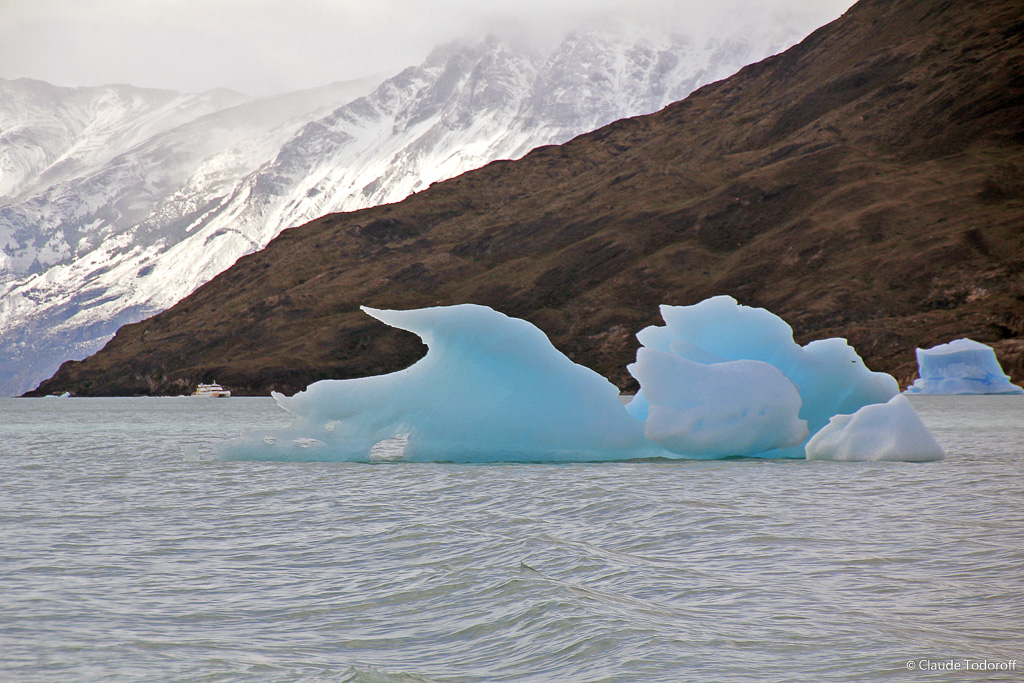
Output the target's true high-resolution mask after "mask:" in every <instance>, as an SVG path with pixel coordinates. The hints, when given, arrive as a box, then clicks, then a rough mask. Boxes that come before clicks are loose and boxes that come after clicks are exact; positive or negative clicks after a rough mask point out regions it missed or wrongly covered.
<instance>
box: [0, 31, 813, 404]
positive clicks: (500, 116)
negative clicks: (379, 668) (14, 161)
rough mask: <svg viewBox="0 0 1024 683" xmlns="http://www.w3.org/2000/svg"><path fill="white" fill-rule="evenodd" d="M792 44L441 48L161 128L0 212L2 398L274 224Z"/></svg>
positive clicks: (542, 137)
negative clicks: (342, 85)
mask: <svg viewBox="0 0 1024 683" xmlns="http://www.w3.org/2000/svg"><path fill="white" fill-rule="evenodd" d="M773 31H775V32H776V33H773ZM797 35H798V34H796V33H795V32H794V30H793V28H792V27H789V26H785V25H780V26H778V27H769V28H768V29H763V30H762V31H761V33H760V34H758V35H757V36H756V37H755V38H734V39H733V40H731V41H730V40H717V41H709V42H708V43H706V44H697V43H695V42H693V41H691V40H688V39H686V38H685V37H680V36H654V37H646V38H642V39H641V38H637V39H635V40H629V41H624V40H620V39H617V38H612V37H608V36H605V35H603V34H600V33H593V32H576V33H572V34H569V35H568V36H566V38H565V39H564V40H563V41H562V43H560V44H558V45H556V47H555V48H554V50H553V51H552V52H550V53H545V52H535V51H523V50H516V49H512V48H510V47H509V46H508V45H507V44H506V43H504V42H503V41H501V40H497V39H494V38H490V39H486V40H484V41H481V42H479V43H472V44H467V43H451V44H448V45H445V46H441V47H439V48H438V49H436V50H435V51H434V52H433V53H432V54H431V55H430V56H429V57H428V58H427V59H426V61H425V62H424V63H423V64H421V65H419V66H414V67H409V68H408V69H405V70H404V71H402V72H401V73H399V74H398V75H396V76H395V77H393V78H390V79H387V80H385V81H384V82H382V83H381V84H379V86H378V87H376V88H375V89H373V90H371V91H369V92H366V93H360V95H361V96H360V97H358V98H356V97H347V98H342V96H341V95H338V96H336V97H335V98H334V99H331V97H332V93H333V92H334V90H332V89H330V88H324V89H317V90H314V91H305V92H304V93H293V94H291V95H287V96H278V97H276V98H272V99H268V100H255V101H247V102H244V103H242V104H239V105H237V106H234V107H230V108H225V109H221V110H218V111H215V112H213V113H209V114H207V115H205V116H203V117H200V118H197V119H194V120H192V121H189V122H187V123H185V124H182V125H181V126H178V127H175V128H172V129H170V130H166V131H162V132H161V133H160V134H159V135H155V136H153V137H150V138H148V139H146V140H144V141H143V142H142V143H140V144H138V145H136V146H134V147H131V148H130V149H128V150H126V151H123V152H122V153H120V154H119V155H116V156H113V157H112V158H110V159H109V160H108V162H107V163H105V164H99V165H98V168H97V169H96V170H95V171H94V172H92V173H91V174H89V175H86V176H82V177H73V178H70V179H67V180H66V181H64V182H61V183H58V184H56V185H54V186H51V187H49V188H47V189H46V190H45V191H44V192H39V193H36V194H35V195H32V196H31V197H29V198H27V199H24V200H22V201H19V202H15V203H10V204H7V205H4V206H0V259H7V261H8V264H9V266H11V267H8V268H6V269H4V268H0V394H3V393H5V392H6V393H12V392H13V393H17V392H20V391H24V390H25V389H26V388H29V387H30V386H32V384H27V383H28V382H29V381H30V380H31V379H32V377H33V376H34V377H36V380H35V381H39V380H41V379H42V378H43V377H45V376H47V375H49V374H51V373H52V372H53V371H54V370H56V368H57V366H58V365H59V363H60V362H61V361H63V360H65V359H67V358H69V357H71V358H76V357H79V358H80V357H83V356H84V355H87V354H88V353H90V352H91V351H93V350H96V349H98V348H99V346H100V345H102V343H103V342H104V341H105V340H106V339H107V338H109V336H110V334H112V333H113V331H114V330H116V329H117V328H118V327H119V326H120V325H121V324H124V323H127V322H133V321H136V320H139V319H141V318H144V317H146V316H148V315H151V314H153V313H155V312H158V311H160V310H164V309H166V308H167V307H169V306H171V305H172V304H174V303H175V302H176V301H178V300H180V299H181V298H182V297H184V296H185V295H187V294H188V293H189V292H191V291H192V290H194V289H195V288H196V287H198V286H199V285H201V284H202V283H204V282H206V281H208V280H209V279H210V278H212V277H213V276H214V275H216V274H217V273H218V272H220V271H222V270H224V269H225V268H227V267H228V266H230V265H231V264H232V263H233V262H234V261H235V259H237V258H238V257H239V256H242V255H244V254H246V253H249V252H252V251H254V250H256V249H259V248H261V247H262V246H264V245H265V244H266V243H267V242H268V241H269V240H270V239H272V238H273V237H274V236H276V235H277V234H278V233H279V232H280V231H281V230H283V229H285V228H287V227H292V226H294V225H298V224H301V223H303V222H306V221H308V220H311V219H312V218H315V217H319V216H321V215H323V214H325V213H328V212H331V211H341V210H352V209H358V208H362V207H365V206H372V205H375V204H380V203H389V202H394V201H398V200H400V199H402V198H404V197H405V196H407V195H408V194H410V193H411V192H415V191H419V190H422V189H424V188H426V187H427V186H428V185H429V183H431V182H434V181H437V180H442V179H445V178H448V177H451V176H454V175H457V174H459V173H461V172H462V171H464V170H467V169H469V168H476V167H479V166H481V165H482V164H484V163H486V162H488V161H490V160H492V159H495V158H517V157H519V156H522V155H523V154H524V153H526V152H527V151H529V150H530V149H532V148H533V147H536V146H538V145H540V144H549V143H552V142H562V141H564V140H567V139H569V138H571V137H574V136H575V135H577V134H579V133H582V132H586V131H588V130H592V129H593V128H595V127H598V126H600V125H603V124H605V123H607V122H609V121H611V120H614V119H617V118H620V117H622V116H625V115H629V114H636V113H645V112H648V111H654V110H656V109H659V108H661V107H662V106H664V105H665V104H667V103H668V102H670V101H673V100H676V99H679V98H680V97H682V96H684V95H685V94H686V93H688V92H690V91H691V90H692V89H693V88H694V87H696V86H698V85H700V84H701V83H703V82H705V80H706V79H708V78H712V77H714V76H715V74H716V73H717V72H718V71H723V72H725V73H731V72H732V71H734V70H735V69H737V68H739V67H740V66H742V65H743V64H744V63H746V62H747V61H749V59H748V57H750V56H751V54H753V55H754V56H760V55H762V54H765V53H766V52H771V51H775V49H776V48H779V49H781V47H783V46H785V45H786V44H789V43H790V42H792V40H793V39H795V38H796V37H797ZM2 125H3V124H2V122H0V126H2ZM5 271H6V272H5ZM18 385H20V388H19V387H18Z"/></svg>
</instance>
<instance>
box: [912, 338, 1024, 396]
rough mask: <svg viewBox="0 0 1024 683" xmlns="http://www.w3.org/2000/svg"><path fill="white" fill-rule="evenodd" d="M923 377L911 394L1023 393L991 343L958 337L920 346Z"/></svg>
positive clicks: (920, 367)
mask: <svg viewBox="0 0 1024 683" xmlns="http://www.w3.org/2000/svg"><path fill="white" fill-rule="evenodd" d="M917 369H918V375H919V376H920V377H919V379H917V380H916V381H915V382H914V383H913V384H912V385H911V386H910V387H908V388H907V390H906V393H908V394H1024V389H1022V388H1020V387H1019V386H1017V385H1015V384H1011V383H1010V378H1009V377H1008V376H1007V375H1006V374H1005V373H1004V372H1003V368H1002V367H1000V365H999V360H998V359H997V358H996V353H995V351H994V350H993V349H992V347H991V346H988V345H986V344H982V343H981V342H976V341H974V340H973V339H957V340H955V341H951V342H949V343H948V344H939V345H938V346H933V347H932V348H930V349H917Z"/></svg>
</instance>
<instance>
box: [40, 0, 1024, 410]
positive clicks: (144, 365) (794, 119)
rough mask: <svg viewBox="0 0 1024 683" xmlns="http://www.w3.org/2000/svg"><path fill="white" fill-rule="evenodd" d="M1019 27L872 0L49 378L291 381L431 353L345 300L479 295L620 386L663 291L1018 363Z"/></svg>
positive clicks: (288, 248)
mask: <svg viewBox="0 0 1024 683" xmlns="http://www.w3.org/2000/svg"><path fill="white" fill-rule="evenodd" d="M1022 42H1024V18H1022V16H1021V14H1020V12H1019V3H1018V2H1017V1H1016V0H991V1H987V2H980V1H976V2H975V1H963V0H957V1H955V2H954V1H953V0H902V1H900V2H892V1H891V0H862V1H861V2H859V3H858V4H857V5H855V6H854V7H853V8H852V9H851V10H850V11H848V12H847V13H846V14H845V15H844V16H843V17H841V18H840V19H839V20H837V21H835V22H833V23H831V24H829V25H827V26H825V27H823V28H821V29H819V30H818V31H816V32H814V33H813V34H811V35H810V36H809V37H808V38H806V39H805V40H804V41H802V42H801V43H800V44H798V45H797V46H795V47H793V48H791V49H789V50H787V51H786V52H785V53H783V54H781V55H777V56H774V57H771V58H768V59H766V60H763V61H761V62H759V63H757V64H754V65H751V66H748V67H746V68H744V69H742V70H741V71H740V72H739V73H737V74H736V75H734V76H732V77H730V78H728V79H725V80H723V81H719V82H716V83H713V84H711V85H707V86H705V87H703V88H701V89H699V90H698V91H696V92H695V93H693V94H691V95H690V96H689V97H687V98H686V99H685V100H684V101H682V102H680V103H677V104H674V105H671V106H669V107H667V108H665V109H664V110H662V111H659V112H657V113H654V114H652V115H649V116H644V117H637V118H632V119H628V120H623V121H618V122H615V123H613V124H611V125H609V126H606V127H604V128H602V129H600V130H597V131H595V132H593V133H591V134H588V135H584V136H580V137H578V138H576V139H574V140H572V141H570V142H568V143H566V144H563V145H560V146H548V147H543V148H540V149H537V150H534V151H533V152H531V153H529V154H527V155H526V156H525V157H524V158H522V159H521V160H519V161H503V162H495V163H491V164H489V165H487V166H485V167H484V168H482V169H479V170H476V171H472V172H468V173H465V174H463V175H461V176H459V177H457V178H454V179H452V180H448V181H446V182H443V183H439V184H437V185H434V186H433V187H430V188H429V189H427V190H425V191H422V192H419V193H417V194H415V195H412V196H410V197H409V198H407V199H406V200H404V201H402V202H400V203H397V204H391V205H387V206H379V207H374V208H370V209H365V210H361V211H355V212H351V213H345V214H334V215H329V216H325V217H323V218H320V219H318V220H316V221H313V222H311V223H309V224H307V225H304V226H302V227H299V228H296V229H292V230H286V231H284V232H283V233H282V234H281V235H280V236H278V237H277V238H276V239H275V240H273V241H272V242H270V243H269V244H268V245H267V247H266V248H265V249H263V250H262V251H260V252H257V253H255V254H252V255H250V256H247V257H245V258H242V259H240V260H239V261H238V262H237V263H236V264H235V265H234V266H233V267H232V268H230V269H229V270H227V271H226V272H224V273H222V274H220V275H219V276H218V277H216V278H215V279H213V280H212V281H211V282H210V283H208V284H207V285H205V286H204V287H202V288H200V289H199V290H197V291H196V292H194V293H193V294H192V295H190V296H189V297H188V298H186V299H184V300H183V301H181V302H180V303H178V304H177V305H175V306H174V307H173V308H171V309H170V310H168V311H166V312H164V313H162V314H160V315H157V316H154V317H152V318H150V319H148V320H146V321H144V322H141V323H138V324H134V325H129V326H126V327H124V328H122V329H121V330H119V331H118V333H117V335H116V336H115V337H114V338H113V339H112V340H111V341H110V342H109V343H108V344H107V346H106V347H105V348H104V349H103V350H102V351H101V352H99V353H97V354H95V355H94V356H92V357H91V358H89V359H87V360H85V361H82V362H69V363H66V364H64V365H63V366H62V367H61V369H60V371H59V372H58V373H57V374H56V375H55V376H54V377H53V378H52V379H51V380H49V381H47V382H44V383H43V384H42V385H41V387H40V388H39V392H40V393H47V392H59V391H72V392H74V393H77V394H86V395H89V394H91V395H109V394H136V393H180V392H182V391H187V390H188V388H189V387H191V386H193V385H194V384H195V382H197V381H200V380H210V379H214V378H215V379H217V380H219V381H220V382H222V383H223V384H226V385H228V386H230V387H231V388H232V389H234V390H235V391H238V392H249V393H263V392H266V391H268V390H270V389H274V388H276V389H279V390H282V391H285V392H290V391H294V390H297V389H300V388H303V387H304V386H305V385H306V384H308V383H309V382H311V381H314V380H317V379H322V378H325V377H339V378H344V377H355V376H361V375H370V374H378V373H381V372H385V371H389V370H394V369H397V368H400V367H402V366H404V365H408V364H409V363H411V362H412V361H413V360H415V359H416V358H417V357H419V356H420V355H421V354H422V353H423V350H422V347H421V346H420V345H419V343H418V341H417V340H414V339H410V337H411V335H408V334H405V333H401V332H400V331H396V330H391V329H388V328H385V327H384V326H382V325H380V324H379V323H376V322H375V321H373V320H371V319H369V318H368V317H367V316H365V315H364V314H363V313H361V312H360V311H359V309H358V306H359V305H360V304H365V305H370V306H373V307H376V308H411V307H419V306H429V305H436V304H453V303H459V302H476V303H481V304H487V305H490V306H493V307H495V308H497V309H499V310H502V311H504V312H506V313H508V314H511V315H515V316H518V317H524V318H526V319H528V320H531V321H532V322H534V323H535V324H537V325H538V326H539V327H540V328H541V329H543V330H544V331H545V332H547V333H548V335H549V336H550V337H551V339H552V341H553V343H554V344H555V345H556V346H557V347H558V348H560V349H561V350H563V351H564V352H566V353H567V354H568V355H569V356H570V357H571V358H573V359H574V360H576V361H578V362H580V363H583V364H585V365H587V366H589V367H592V368H594V369H596V370H597V371H599V372H601V373H602V374H604V375H605V376H607V377H609V378H610V379H612V380H613V381H615V382H617V383H619V385H620V386H621V387H623V388H629V386H630V384H629V381H630V380H629V377H628V375H627V374H626V372H625V366H626V364H627V363H628V362H630V361H631V360H632V359H633V357H634V354H635V347H636V341H635V339H634V338H633V334H634V333H635V332H636V331H637V330H639V329H641V328H642V327H643V326H645V325H647V324H652V323H656V322H658V312H657V305H658V304H659V303H671V304H690V303H694V302H696V301H699V300H701V299H703V298H705V297H708V296H711V295H715V294H731V295H733V296H735V297H737V298H738V299H739V300H740V301H741V302H743V303H746V304H750V305H755V306H763V307H766V308H768V309H769V310H771V311H773V312H775V313H777V314H779V315H781V316H782V317H783V318H784V319H786V320H787V321H788V322H790V323H791V324H792V325H793V327H794V329H795V332H796V335H797V338H798V340H800V341H802V342H806V341H808V340H810V339H814V338H823V337H829V336H844V337H847V338H848V339H849V340H850V342H851V343H852V344H853V345H854V346H855V347H856V348H857V350H858V351H859V352H860V353H861V355H862V356H863V357H864V358H865V360H866V362H867V363H868V365H869V366H870V367H872V368H873V369H875V370H884V371H889V372H892V373H894V374H895V375H896V376H897V379H899V380H900V381H901V382H902V383H904V384H906V383H907V382H908V381H909V380H910V379H912V377H913V375H914V373H915V365H914V362H913V349H914V347H915V346H931V345H933V344H935V343H938V342H943V341H948V340H950V339H954V338H958V337H964V336H967V337H971V338H973V339H975V340H978V341H981V342H984V343H989V344H991V345H993V346H994V347H995V348H996V351H997V353H998V354H999V357H1000V360H1001V361H1002V363H1003V366H1004V368H1005V369H1006V370H1007V371H1008V372H1009V373H1010V374H1011V375H1012V376H1013V377H1014V379H1015V380H1016V381H1017V382H1020V381H1021V379H1022V378H1024V182H1022V181H1021V178H1024V173H1022V171H1024V45H1022Z"/></svg>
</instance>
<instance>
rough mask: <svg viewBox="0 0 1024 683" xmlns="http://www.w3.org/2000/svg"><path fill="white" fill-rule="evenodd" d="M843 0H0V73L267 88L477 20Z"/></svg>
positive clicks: (558, 21) (315, 76)
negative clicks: (716, 0)
mask: <svg viewBox="0 0 1024 683" xmlns="http://www.w3.org/2000/svg"><path fill="white" fill-rule="evenodd" d="M850 4H852V0H789V1H788V2H782V0H742V1H741V0H730V1H727V2H711V1H710V0H700V1H697V0H589V1H588V2H586V3H582V2H578V0H375V1H373V2H366V1H365V0H360V1H359V2H354V1H352V0H345V1H342V2H338V1H337V0H333V1H332V0H289V1H288V2H284V1H283V0H147V1H146V2H138V1H137V0H0V15H2V17H3V19H2V21H0V77H4V78H16V77H21V76H25V77H31V78H39V79H42V80H47V81H50V82H53V83H56V84H58V85H98V84H101V83H112V82H120V83H132V84H134V85H140V86H150V87H162V88H170V89H175V90H182V91H198V90H205V89H209V88H214V87H230V88H234V89H236V90H241V91H243V92H248V93H252V94H271V93H277V92H284V91H288V90H295V89H299V88H304V87H313V86H317V85H323V84H325V83H329V82H332V81H338V80H348V79H353V78H359V77H363V76H367V75H373V74H383V75H390V74H392V73H394V72H396V71H398V70H399V69H401V68H404V67H405V66H409V65H413V64H417V63H419V62H420V61H422V59H423V58H424V57H425V56H426V54H427V53H428V52H429V51H430V50H431V49H432V48H433V47H434V46H435V45H437V44H439V43H443V42H447V41H450V40H453V39H460V38H474V37H480V36H482V35H484V34H486V33H496V34H499V35H516V36H519V37H529V38H530V39H536V40H542V41H552V40H555V39H557V38H560V37H561V35H562V34H564V32H565V31H567V30H570V29H572V28H576V27H595V26H609V25H624V24H636V25H640V26H643V25H655V26H659V27H665V26H672V27H674V28H676V29H677V30H680V31H687V32H690V31H694V30H697V29H698V27H708V26H712V27H713V26H717V25H719V24H721V23H722V22H724V21H731V20H733V19H734V18H735V17H737V16H743V15H748V16H752V17H753V16H757V17H767V18H768V19H769V20H772V21H787V22H790V23H791V24H792V25H794V27H797V28H798V29H800V30H802V31H804V32H807V31H810V30H811V29H813V28H815V27H817V26H819V25H821V24H823V23H825V22H827V21H829V20H831V19H833V18H835V17H837V16H839V14H841V13H842V12H843V11H844V10H845V9H846V8H847V7H848V6H849V5H850Z"/></svg>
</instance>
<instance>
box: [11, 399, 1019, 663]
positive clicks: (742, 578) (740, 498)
mask: <svg viewBox="0 0 1024 683" xmlns="http://www.w3.org/2000/svg"><path fill="white" fill-rule="evenodd" d="M913 403H914V405H915V407H916V408H917V409H918V411H919V413H920V414H921V416H922V418H923V419H924V420H925V422H926V424H928V425H929V427H930V428H931V429H932V432H933V434H934V435H935V437H936V438H937V439H938V441H939V442H940V443H941V444H942V445H943V447H944V448H946V450H947V459H946V460H944V461H942V462H937V463H927V464H906V463H878V464H870V463H869V464H858V463H829V462H805V461H786V462H763V461H756V460H730V461H718V462H692V461H656V462H625V463H610V464H580V465H476V466H473V465H453V464H408V463H401V462H398V463H380V464H373V465H365V464H327V463H259V462H220V461H217V460H215V459H214V458H213V456H212V451H211V449H210V444H212V443H213V442H216V441H218V440H221V439H225V438H230V437H233V436H237V435H238V433H239V432H240V431H242V430H245V429H254V428H259V427H284V426H286V425H288V424H289V423H290V420H289V419H288V416H287V415H286V414H285V413H283V412H281V411H280V410H279V409H278V408H277V407H276V406H275V405H274V403H273V402H272V401H271V400H270V399H238V398H232V399H228V400H215V399H187V398H181V399H169V398H168V399H155V398H154V399H69V400H57V399H0V489H2V491H0V672H2V673H0V679H2V680H3V681H124V680H128V681H166V680H181V681H234V680H239V681H247V680H273V681H289V680H314V681H360V682H367V683H370V682H391V681H401V682H417V681H665V682H672V683H675V682H678V681H794V682H795V681H800V682H804V681H918V680H920V681H933V680H949V681H982V680H984V681H990V680H1007V681H1021V680H1022V679H1024V397H915V398H914V399H913ZM1012 660H1017V661H1016V663H1015V664H1012V663H1011V662H1012ZM983 662H984V664H983ZM908 667H913V669H910V668H908ZM922 667H923V668H924V669H925V670H924V671H922V670H921V668H922ZM979 667H985V668H984V669H981V668H979ZM1010 667H1013V670H1006V669H1009V668H1010Z"/></svg>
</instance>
